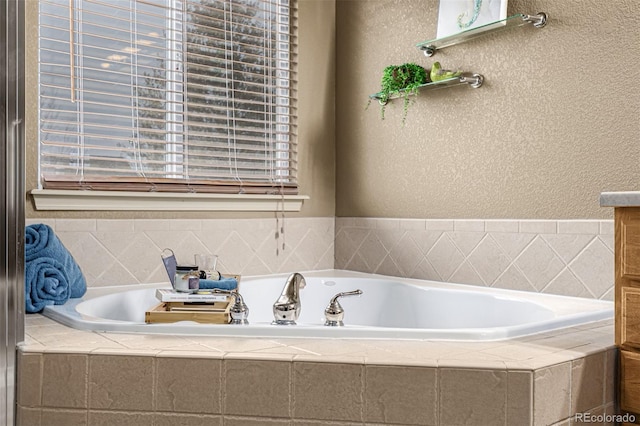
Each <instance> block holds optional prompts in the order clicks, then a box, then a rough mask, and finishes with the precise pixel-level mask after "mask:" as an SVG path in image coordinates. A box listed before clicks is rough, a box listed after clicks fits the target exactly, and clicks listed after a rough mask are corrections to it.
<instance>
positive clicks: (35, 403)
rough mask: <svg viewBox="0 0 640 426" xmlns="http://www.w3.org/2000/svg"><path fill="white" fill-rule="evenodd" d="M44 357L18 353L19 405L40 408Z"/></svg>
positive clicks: (17, 394)
mask: <svg viewBox="0 0 640 426" xmlns="http://www.w3.org/2000/svg"><path fill="white" fill-rule="evenodd" d="M41 390H42V355H41V354H32V353H23V352H18V390H17V393H16V396H17V400H18V404H20V405H22V406H23V407H39V406H40V405H41V403H42V399H41Z"/></svg>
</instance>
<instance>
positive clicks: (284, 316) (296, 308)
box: [273, 272, 307, 325]
mask: <svg viewBox="0 0 640 426" xmlns="http://www.w3.org/2000/svg"><path fill="white" fill-rule="evenodd" d="M305 285H307V282H306V281H305V279H304V277H303V276H302V274H300V273H298V272H294V273H293V274H291V275H289V278H287V281H286V282H285V283H284V288H283V289H282V294H281V295H280V297H279V298H278V300H276V302H275V303H274V304H273V317H274V321H273V324H280V325H295V323H296V320H297V319H298V317H299V316H300V309H301V304H300V289H301V288H304V286H305Z"/></svg>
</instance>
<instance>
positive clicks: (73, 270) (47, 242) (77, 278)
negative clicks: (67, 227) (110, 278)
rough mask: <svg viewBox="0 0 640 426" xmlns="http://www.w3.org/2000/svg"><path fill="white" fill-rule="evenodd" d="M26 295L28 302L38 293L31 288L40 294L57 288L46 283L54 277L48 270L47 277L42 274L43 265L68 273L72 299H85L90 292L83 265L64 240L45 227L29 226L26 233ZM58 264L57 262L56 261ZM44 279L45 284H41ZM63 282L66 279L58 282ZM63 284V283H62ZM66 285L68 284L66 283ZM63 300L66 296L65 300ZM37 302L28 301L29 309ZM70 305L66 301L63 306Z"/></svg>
mask: <svg viewBox="0 0 640 426" xmlns="http://www.w3.org/2000/svg"><path fill="white" fill-rule="evenodd" d="M24 257H25V296H26V298H27V299H28V298H29V297H31V295H32V294H37V293H34V292H33V291H29V289H30V288H31V287H35V289H36V291H40V290H43V287H44V286H45V285H48V286H49V289H45V290H44V291H49V290H50V289H52V288H53V287H52V286H51V284H50V283H48V282H47V283H45V282H44V281H47V280H48V277H49V276H53V274H52V272H51V271H47V274H44V275H43V274H41V273H39V272H38V271H40V269H41V268H42V266H40V265H41V264H42V263H46V264H47V265H48V267H49V268H57V269H59V270H60V271H61V272H64V274H65V277H66V281H67V283H66V285H67V286H68V290H67V292H68V293H69V296H68V297H67V299H68V298H69V297H73V298H77V297H82V296H84V294H85V292H86V291H87V282H86V280H85V278H84V275H83V274H82V270H81V269H80V266H78V264H77V263H76V261H75V259H74V258H73V256H72V255H71V253H69V251H68V250H67V249H66V248H65V246H64V245H63V244H62V241H60V239H59V238H58V237H57V236H56V234H55V233H54V232H53V229H51V227H49V226H48V225H45V224H42V223H40V224H36V225H29V226H27V228H26V230H25V250H24ZM40 259H46V261H42V262H38V263H36V261H37V260H40ZM52 261H55V262H52ZM28 277H30V278H31V280H32V282H31V283H30V282H28V281H27V278H28ZM39 280H42V281H43V282H40V281H39ZM58 281H60V282H62V281H64V280H58ZM58 285H61V284H58ZM62 285H64V284H62ZM56 291H57V292H59V293H60V294H61V295H62V294H63V293H64V292H62V291H61V290H57V289H56ZM62 298H63V297H62ZM30 302H33V301H29V300H27V302H26V303H27V306H29V303H30ZM64 302H66V299H65V300H64V301H62V302H61V303H64ZM32 305H33V306H39V303H32Z"/></svg>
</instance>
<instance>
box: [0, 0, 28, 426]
mask: <svg viewBox="0 0 640 426" xmlns="http://www.w3.org/2000/svg"><path fill="white" fill-rule="evenodd" d="M0 10H1V11H2V15H3V16H2V17H1V18H0V22H2V26H1V27H0V28H1V31H0V39H1V40H0V41H1V43H0V44H1V45H2V53H1V54H0V56H1V58H0V83H1V84H0V100H1V102H0V112H1V114H0V115H1V116H2V119H1V120H0V126H2V131H1V132H0V135H1V136H0V137H2V141H1V144H0V167H1V168H2V171H3V173H0V204H1V205H0V210H1V216H0V218H1V219H2V223H1V224H0V241H1V244H0V342H1V343H0V372H1V375H0V378H1V379H2V380H1V382H0V425H14V424H15V423H16V372H17V369H16V367H17V366H16V359H17V357H16V347H17V345H18V344H19V343H20V342H22V341H23V340H24V222H25V218H24V204H25V195H24V193H25V192H24V187H25V183H24V181H25V179H24V173H25V164H24V151H25V150H24V142H25V138H24V1H22V0H0Z"/></svg>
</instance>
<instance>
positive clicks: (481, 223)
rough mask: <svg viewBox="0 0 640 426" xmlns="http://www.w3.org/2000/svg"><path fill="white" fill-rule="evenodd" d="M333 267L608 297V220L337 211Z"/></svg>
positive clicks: (610, 251)
mask: <svg viewBox="0 0 640 426" xmlns="http://www.w3.org/2000/svg"><path fill="white" fill-rule="evenodd" d="M335 250H336V261H335V268H336V269H348V270H355V271H362V272H370V273H377V274H383V275H392V276H401V277H410V278H419V279H428V280H436V281H449V282H456V283H463V284H474V285H481V286H489V287H499V288H508V289H515V290H526V291H535V292H543V293H553V294H561V295H566V296H577V297H590V298H598V299H605V300H613V282H614V257H613V221H612V220H422V219H377V218H336V239H335Z"/></svg>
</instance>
